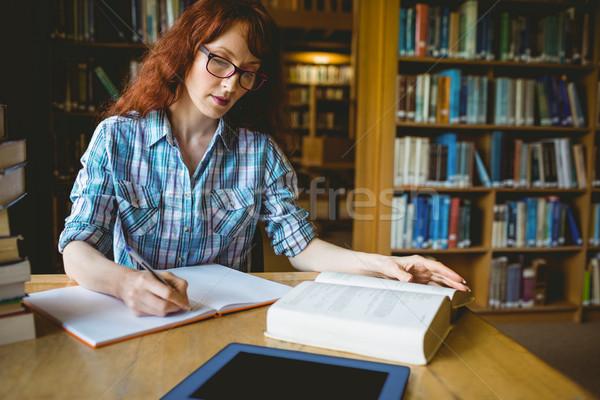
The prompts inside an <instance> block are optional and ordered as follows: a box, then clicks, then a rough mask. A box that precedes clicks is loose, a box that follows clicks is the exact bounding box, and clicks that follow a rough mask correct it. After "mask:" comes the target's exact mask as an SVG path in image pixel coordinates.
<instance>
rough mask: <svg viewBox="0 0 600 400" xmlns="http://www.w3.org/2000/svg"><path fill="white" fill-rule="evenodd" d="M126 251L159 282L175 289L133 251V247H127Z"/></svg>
mask: <svg viewBox="0 0 600 400" xmlns="http://www.w3.org/2000/svg"><path fill="white" fill-rule="evenodd" d="M125 251H126V252H127V253H128V254H129V255H130V256H131V258H133V260H134V261H135V262H136V263H138V264H139V265H141V266H142V267H144V269H145V270H146V271H148V272H150V273H151V274H152V275H154V277H155V278H156V279H158V280H159V281H161V282H162V283H164V284H165V285H167V286H168V287H170V288H171V289H173V286H171V285H170V284H169V282H167V281H165V279H164V278H163V277H162V276H160V275H159V274H157V273H156V271H155V270H154V269H153V268H152V267H151V266H150V264H148V263H147V262H146V261H145V260H144V259H143V258H142V256H140V255H139V254H138V253H137V252H136V251H135V250H133V249H132V248H131V247H129V246H125Z"/></svg>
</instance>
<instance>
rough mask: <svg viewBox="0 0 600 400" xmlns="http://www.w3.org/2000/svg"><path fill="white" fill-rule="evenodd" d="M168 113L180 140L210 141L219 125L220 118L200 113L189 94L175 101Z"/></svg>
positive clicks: (173, 129) (175, 134)
mask: <svg viewBox="0 0 600 400" xmlns="http://www.w3.org/2000/svg"><path fill="white" fill-rule="evenodd" d="M167 114H168V116H169V121H170V123H171V129H172V131H173V135H174V136H175V137H176V138H177V140H178V141H179V142H187V143H190V142H193V141H197V140H201V141H205V140H206V139H209V141H210V139H211V138H212V137H213V136H214V134H215V132H216V130H217V126H218V125H219V120H218V119H214V118H209V117H207V116H205V115H203V114H202V113H200V112H199V111H198V109H197V108H196V106H195V105H194V104H193V103H192V101H191V100H190V99H189V96H187V94H185V95H184V96H183V97H182V98H181V99H180V100H178V101H176V102H175V103H173V104H172V105H171V106H170V107H169V109H168V112H167Z"/></svg>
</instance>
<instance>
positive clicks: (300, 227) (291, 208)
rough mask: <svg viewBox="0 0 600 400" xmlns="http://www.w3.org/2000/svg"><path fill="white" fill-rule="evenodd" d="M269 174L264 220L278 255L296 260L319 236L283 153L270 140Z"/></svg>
mask: <svg viewBox="0 0 600 400" xmlns="http://www.w3.org/2000/svg"><path fill="white" fill-rule="evenodd" d="M267 146H268V148H267V151H266V152H265V153H266V155H265V163H266V173H265V182H264V193H263V195H262V197H263V199H262V200H263V201H262V204H263V206H262V211H261V216H260V219H261V220H262V221H265V222H266V227H265V229H266V232H267V235H268V236H269V237H270V238H271V246H272V247H273V250H274V251H275V254H278V255H285V256H287V257H293V256H295V255H297V254H298V253H300V252H301V251H302V250H304V248H306V246H308V244H309V243H310V242H311V240H313V239H314V238H315V237H316V236H317V233H316V231H315V227H314V225H313V224H312V223H311V222H310V221H309V220H308V212H307V211H306V210H304V209H303V208H300V207H299V206H298V202H297V197H296V193H297V192H298V188H297V185H298V183H297V178H296V173H295V172H294V169H293V168H292V166H291V164H290V162H289V161H288V160H287V158H286V157H285V156H284V155H283V152H282V151H281V149H280V148H279V147H278V146H277V145H276V144H275V143H274V142H273V141H272V140H270V139H269V140H267Z"/></svg>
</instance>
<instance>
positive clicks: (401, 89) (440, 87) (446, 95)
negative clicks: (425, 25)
mask: <svg viewBox="0 0 600 400" xmlns="http://www.w3.org/2000/svg"><path fill="white" fill-rule="evenodd" d="M413 80H414V87H411V86H410V85H411V82H412V81H413ZM397 82H398V85H397V86H398V92H397V103H396V115H397V121H398V122H403V121H406V122H417V123H450V124H459V123H461V124H484V123H486V122H487V103H488V78H487V77H485V76H478V75H462V74H461V72H460V70H458V69H450V70H445V71H441V72H439V73H437V74H430V73H423V74H418V75H410V74H399V75H398V78H397ZM411 96H412V97H414V100H413V99H412V97H411ZM412 109H414V118H413V117H412V115H410V117H409V112H411V111H412Z"/></svg>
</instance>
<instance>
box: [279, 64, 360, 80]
mask: <svg viewBox="0 0 600 400" xmlns="http://www.w3.org/2000/svg"><path fill="white" fill-rule="evenodd" d="M288 74H289V75H288V78H287V82H290V83H293V84H300V85H348V84H349V83H350V80H351V79H352V67H351V66H350V65H343V64H342V65H333V64H331V65H325V64H292V65H290V66H289V67H288Z"/></svg>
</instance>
